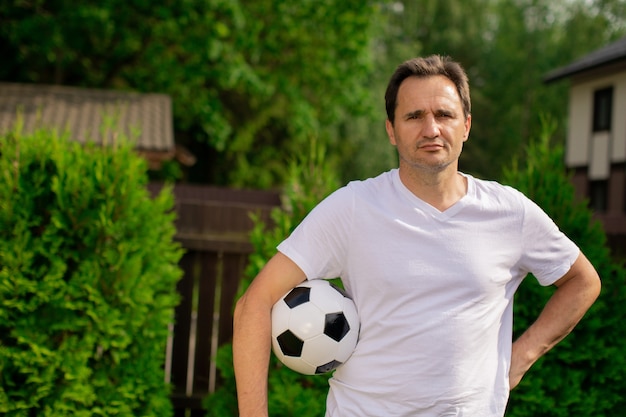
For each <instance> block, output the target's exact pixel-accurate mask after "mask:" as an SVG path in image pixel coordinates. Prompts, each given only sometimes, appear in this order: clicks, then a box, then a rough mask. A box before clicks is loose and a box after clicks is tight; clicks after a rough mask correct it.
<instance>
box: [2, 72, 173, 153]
mask: <svg viewBox="0 0 626 417" xmlns="http://www.w3.org/2000/svg"><path fill="white" fill-rule="evenodd" d="M18 111H19V112H21V113H22V115H23V119H24V131H25V132H30V131H32V130H33V129H35V128H56V129H58V130H59V131H61V132H64V131H65V130H66V129H67V130H69V132H70V135H71V138H72V139H73V140H76V141H79V142H81V143H84V142H85V141H93V142H96V143H98V144H102V143H103V139H104V143H105V144H106V143H107V141H110V140H112V139H111V134H108V135H103V134H102V131H103V128H104V127H107V122H105V121H108V120H109V119H111V120H113V126H114V129H109V130H115V131H117V132H119V133H123V134H125V135H126V136H127V137H130V138H132V139H133V140H134V141H135V143H136V148H137V149H138V150H141V151H149V152H154V151H156V152H173V151H174V131H173V125H172V103H171V99H170V97H169V96H167V95H164V94H140V93H133V92H123V91H114V90H98V89H89V88H78V87H66V86H57V85H38V84H15V83H3V82H0V134H2V133H6V132H7V131H8V130H10V129H11V127H12V126H13V125H14V123H15V120H16V118H17V114H18ZM108 123H110V122H108ZM109 126H110V124H109ZM137 133H139V136H137Z"/></svg>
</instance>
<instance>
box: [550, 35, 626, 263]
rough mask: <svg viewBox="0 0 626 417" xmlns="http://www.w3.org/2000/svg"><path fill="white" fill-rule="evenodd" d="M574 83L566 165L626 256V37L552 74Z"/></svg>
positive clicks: (613, 242)
mask: <svg viewBox="0 0 626 417" xmlns="http://www.w3.org/2000/svg"><path fill="white" fill-rule="evenodd" d="M564 78H568V79H569V81H570V97H569V117H568V129H567V130H568V134H567V142H566V165H567V167H568V168H570V169H571V170H572V171H573V172H574V177H573V182H574V186H575V187H576V192H577V194H578V196H579V197H581V198H588V199H589V204H590V207H591V208H592V209H593V210H594V213H595V215H596V217H597V218H598V219H599V220H600V221H601V222H602V224H603V225H604V229H605V231H606V233H607V236H608V237H609V243H610V244H611V246H612V248H613V250H614V252H617V253H619V254H622V255H624V254H626V37H625V38H622V39H620V40H618V41H616V42H614V43H612V44H610V45H608V46H606V47H604V48H601V49H598V50H596V51H594V52H592V53H590V54H588V55H586V56H584V57H582V58H580V59H578V60H576V61H574V62H573V63H571V64H569V65H567V66H565V67H562V68H558V69H556V70H554V71H552V72H550V73H549V74H547V75H546V77H545V79H544V81H545V82H547V83H549V82H554V81H557V80H561V79H564Z"/></svg>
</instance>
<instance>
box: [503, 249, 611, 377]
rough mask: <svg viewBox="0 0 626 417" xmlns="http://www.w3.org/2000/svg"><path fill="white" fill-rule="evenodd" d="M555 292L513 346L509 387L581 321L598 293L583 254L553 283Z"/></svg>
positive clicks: (597, 281) (594, 276) (595, 275)
mask: <svg viewBox="0 0 626 417" xmlns="http://www.w3.org/2000/svg"><path fill="white" fill-rule="evenodd" d="M555 285H556V286H557V289H556V291H555V292H554V294H553V295H552V297H550V299H549V300H548V302H547V303H546V305H545V307H544V309H543V311H542V312H541V314H540V315H539V317H538V318H537V320H536V321H535V322H534V323H533V324H532V325H531V326H530V327H529V328H528V329H527V330H526V331H525V332H524V333H522V335H521V336H520V337H519V339H517V340H516V341H515V342H514V343H513V350H512V355H511V370H510V371H509V383H510V388H511V389H513V388H515V387H516V386H517V384H519V382H520V381H521V379H522V377H523V376H524V374H525V373H526V371H528V369H530V367H531V366H532V365H533V364H534V363H535V362H536V361H537V360H538V359H539V358H540V357H541V356H543V355H544V354H545V353H546V352H548V351H549V350H550V349H552V348H553V347H554V346H555V345H556V344H557V343H559V342H560V341H561V340H563V338H565V336H567V335H568V334H569V333H570V332H571V331H572V329H573V328H574V327H575V326H576V324H577V323H578V322H579V321H580V319H582V317H583V316H584V315H585V313H586V312H587V310H588V309H589V307H591V305H592V304H593V302H594V301H595V300H596V298H598V295H599V294H600V286H601V284H600V277H599V276H598V273H597V272H596V270H595V269H594V267H593V265H591V263H590V262H589V260H588V259H587V258H586V257H585V255H583V254H582V253H581V254H580V255H579V256H578V258H577V259H576V261H575V262H574V264H573V265H572V267H571V268H570V270H569V271H568V272H567V273H566V274H565V275H564V276H563V277H561V278H560V279H559V280H558V281H556V282H555Z"/></svg>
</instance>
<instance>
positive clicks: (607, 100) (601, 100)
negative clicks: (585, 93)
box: [593, 87, 613, 132]
mask: <svg viewBox="0 0 626 417" xmlns="http://www.w3.org/2000/svg"><path fill="white" fill-rule="evenodd" d="M612 112H613V87H609V88H603V89H602V90H596V92H595V93H593V131H594V132H602V131H606V130H611V113H612Z"/></svg>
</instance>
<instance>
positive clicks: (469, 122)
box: [463, 114, 472, 142]
mask: <svg viewBox="0 0 626 417" xmlns="http://www.w3.org/2000/svg"><path fill="white" fill-rule="evenodd" d="M471 128H472V115H471V114H470V115H468V116H467V119H465V137H464V138H463V142H467V140H468V139H469V134H470V129H471Z"/></svg>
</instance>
